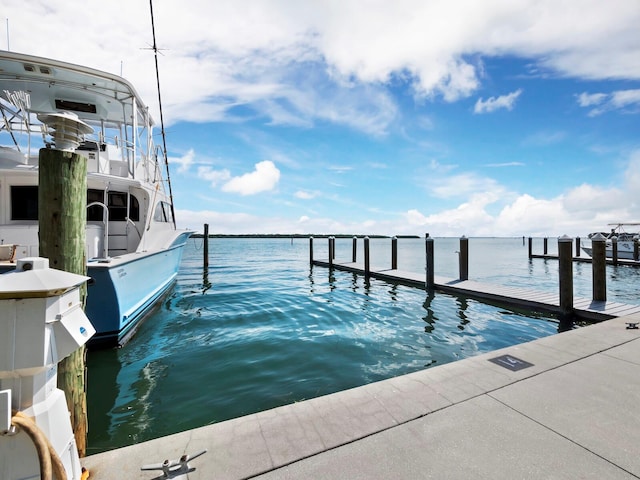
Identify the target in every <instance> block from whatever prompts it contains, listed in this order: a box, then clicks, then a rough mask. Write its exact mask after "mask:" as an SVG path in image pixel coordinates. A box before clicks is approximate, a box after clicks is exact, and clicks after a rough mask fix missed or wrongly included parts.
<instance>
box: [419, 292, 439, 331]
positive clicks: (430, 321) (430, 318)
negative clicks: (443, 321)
mask: <svg viewBox="0 0 640 480" xmlns="http://www.w3.org/2000/svg"><path fill="white" fill-rule="evenodd" d="M435 297H436V296H435V293H434V292H433V291H429V292H427V298H426V299H425V301H424V303H423V304H422V308H424V309H425V310H426V311H427V314H426V315H425V316H424V317H422V320H423V321H424V322H425V323H426V325H425V326H424V331H425V333H432V332H433V329H434V328H436V320H437V318H436V315H435V312H434V311H433V309H432V308H431V303H432V302H433V300H434V299H435Z"/></svg>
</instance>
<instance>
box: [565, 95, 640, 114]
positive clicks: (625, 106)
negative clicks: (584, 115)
mask: <svg viewBox="0 0 640 480" xmlns="http://www.w3.org/2000/svg"><path fill="white" fill-rule="evenodd" d="M576 98H577V100H578V105H580V106H581V107H594V108H592V109H591V110H589V113H588V115H589V116H590V117H595V116H597V115H602V114H603V113H606V112H610V111H612V110H622V111H623V112H625V113H637V112H640V89H632V90H617V91H614V92H611V93H586V92H584V93H581V94H579V95H576Z"/></svg>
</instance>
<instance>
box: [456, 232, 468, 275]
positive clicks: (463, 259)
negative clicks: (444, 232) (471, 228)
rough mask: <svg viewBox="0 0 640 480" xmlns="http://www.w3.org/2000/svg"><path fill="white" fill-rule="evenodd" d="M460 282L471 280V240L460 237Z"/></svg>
mask: <svg viewBox="0 0 640 480" xmlns="http://www.w3.org/2000/svg"><path fill="white" fill-rule="evenodd" d="M458 263H459V272H460V280H468V279H469V239H468V238H467V237H465V236H464V235H463V236H462V237H460V252H459V253H458Z"/></svg>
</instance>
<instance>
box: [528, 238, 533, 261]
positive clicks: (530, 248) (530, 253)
mask: <svg viewBox="0 0 640 480" xmlns="http://www.w3.org/2000/svg"><path fill="white" fill-rule="evenodd" d="M529 258H533V238H531V237H529Z"/></svg>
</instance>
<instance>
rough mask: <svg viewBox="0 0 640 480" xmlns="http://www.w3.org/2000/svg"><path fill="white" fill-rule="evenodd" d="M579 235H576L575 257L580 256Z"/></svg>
mask: <svg viewBox="0 0 640 480" xmlns="http://www.w3.org/2000/svg"><path fill="white" fill-rule="evenodd" d="M580 250H581V248H580V237H576V257H579V256H580Z"/></svg>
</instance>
